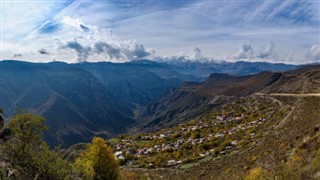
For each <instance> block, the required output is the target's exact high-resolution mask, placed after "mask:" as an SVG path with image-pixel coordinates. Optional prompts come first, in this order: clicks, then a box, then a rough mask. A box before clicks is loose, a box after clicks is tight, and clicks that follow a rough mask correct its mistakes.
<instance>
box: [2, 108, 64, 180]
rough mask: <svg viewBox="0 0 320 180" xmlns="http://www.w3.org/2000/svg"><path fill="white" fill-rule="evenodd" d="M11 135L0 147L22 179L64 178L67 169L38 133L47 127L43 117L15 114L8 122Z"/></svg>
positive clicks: (41, 132)
mask: <svg viewBox="0 0 320 180" xmlns="http://www.w3.org/2000/svg"><path fill="white" fill-rule="evenodd" d="M8 127H9V128H10V129H11V132H12V134H11V135H10V137H9V139H8V141H6V142H5V143H4V145H3V154H4V157H6V158H7V160H8V161H9V162H10V163H11V164H12V165H13V167H14V168H15V169H17V170H18V171H19V175H21V176H22V177H21V178H25V179H64V178H66V176H67V174H68V173H69V172H68V169H69V166H68V164H67V162H65V161H63V160H62V159H61V158H59V156H58V154H57V153H56V152H54V151H50V149H49V147H48V145H47V144H46V143H45V142H44V141H43V139H42V134H43V131H44V130H47V129H48V128H47V127H46V126H45V125H44V118H43V117H40V116H36V115H33V114H30V113H24V112H19V113H18V114H17V115H15V116H14V117H12V119H11V120H10V121H9V124H8Z"/></svg>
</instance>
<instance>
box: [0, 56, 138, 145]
mask: <svg viewBox="0 0 320 180" xmlns="http://www.w3.org/2000/svg"><path fill="white" fill-rule="evenodd" d="M53 66H55V65H54V64H53ZM53 66H50V65H46V64H31V63H22V62H11V61H10V62H1V81H0V84H1V86H0V87H1V104H0V106H1V107H3V109H4V111H5V112H6V114H7V115H12V114H13V113H14V111H15V110H17V109H19V108H22V109H25V110H27V111H31V112H34V113H37V114H41V115H43V116H44V117H45V118H46V119H47V121H46V123H47V124H48V125H49V126H50V130H49V131H48V133H47V134H46V140H47V141H48V142H49V143H50V144H51V145H57V144H58V143H62V144H64V145H71V144H73V143H76V142H82V141H88V140H90V138H91V137H92V136H93V135H98V134H99V133H100V135H104V136H106V137H108V136H109V135H110V133H116V132H121V131H122V130H123V128H125V127H126V126H128V125H130V124H132V123H134V120H133V119H131V116H132V114H131V110H130V109H128V108H126V107H124V106H123V104H124V103H122V102H121V101H119V100H117V99H116V98H114V97H113V95H112V94H111V93H110V92H109V91H108V90H107V89H106V88H105V87H104V86H103V85H102V84H101V83H100V82H99V81H98V80H97V79H96V78H95V77H94V76H92V74H90V73H88V72H86V71H84V70H81V69H78V68H73V67H70V66H65V65H64V66H63V67H59V68H57V67H53Z"/></svg>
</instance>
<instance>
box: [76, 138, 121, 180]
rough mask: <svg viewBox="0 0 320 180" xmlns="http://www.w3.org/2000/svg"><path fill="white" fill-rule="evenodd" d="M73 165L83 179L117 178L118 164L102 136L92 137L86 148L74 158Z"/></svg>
mask: <svg viewBox="0 0 320 180" xmlns="http://www.w3.org/2000/svg"><path fill="white" fill-rule="evenodd" d="M75 165H76V167H77V169H78V170H79V172H80V173H81V174H80V176H81V177H82V178H84V179H97V180H114V179H119V178H120V175H119V164H118V161H117V160H116V159H115V157H114V155H113V153H112V148H111V147H110V146H109V145H108V144H107V143H106V141H105V140H104V139H102V138H99V137H95V138H93V139H92V142H91V144H89V145H88V148H87V149H86V150H85V151H83V152H82V153H81V154H80V155H79V157H78V158H77V159H76V162H75Z"/></svg>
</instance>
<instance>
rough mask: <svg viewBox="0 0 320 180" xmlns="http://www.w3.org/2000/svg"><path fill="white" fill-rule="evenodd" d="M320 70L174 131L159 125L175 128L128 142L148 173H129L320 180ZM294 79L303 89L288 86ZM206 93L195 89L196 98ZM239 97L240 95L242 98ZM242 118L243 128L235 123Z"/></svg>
mask: <svg viewBox="0 0 320 180" xmlns="http://www.w3.org/2000/svg"><path fill="white" fill-rule="evenodd" d="M319 69H320V67H319V66H307V67H303V68H300V69H297V70H293V71H288V72H284V73H281V74H280V76H278V75H277V77H278V78H277V80H275V81H273V83H271V84H269V83H267V84H268V86H266V87H265V88H264V89H260V88H258V89H257V91H252V93H251V94H250V95H248V96H246V97H234V99H233V98H229V102H227V103H226V104H223V105H221V106H219V107H218V108H217V107H216V108H212V109H210V110H209V109H207V111H206V112H203V113H200V114H199V115H198V116H195V117H193V118H189V119H187V118H186V121H184V122H179V123H178V122H177V121H174V123H172V122H171V121H170V122H169V123H172V124H171V125H170V127H168V126H166V125H165V124H162V123H161V122H160V123H159V124H157V125H159V126H161V128H163V127H168V128H164V129H162V130H159V131H154V130H153V131H152V133H151V131H150V132H149V133H144V134H138V135H136V136H133V137H132V136H129V137H121V138H123V139H122V140H121V139H120V142H118V143H116V145H117V147H123V144H127V145H128V144H130V145H129V147H136V148H137V149H138V150H137V152H138V154H139V152H140V151H139V150H141V149H142V150H145V151H143V153H142V154H141V155H138V158H137V159H135V158H133V164H134V162H135V163H138V167H142V168H136V167H131V166H132V165H131V164H129V165H127V168H128V170H130V171H132V172H135V173H137V174H139V175H141V176H142V177H144V178H150V179H243V178H244V177H246V178H249V179H250V177H251V178H253V179H259V178H262V179H319V178H320V161H319V159H320V148H319V147H320V146H319V144H320V130H319V128H320V121H319V115H320V109H319V107H320V96H318V95H319V94H320V91H319V90H318V89H319V87H320V84H319V83H317V81H318V80H319V75H320V71H319ZM271 74H272V73H271ZM288 76H289V77H292V76H293V77H295V78H296V81H291V80H288ZM215 77H217V76H216V75H215ZM221 77H223V78H226V79H229V78H231V77H230V76H226V75H221V76H220V77H219V78H221ZM262 77H263V79H265V77H266V76H264V75H262ZM267 77H270V76H267ZM271 77H272V76H271ZM251 78H252V77H251ZM251 78H250V77H248V78H245V79H251ZM267 79H268V78H267ZM271 79H272V78H271ZM298 80H300V81H298ZM226 82H228V83H230V81H226ZM236 82H237V81H236ZM243 82H244V83H245V84H248V83H247V81H243ZM266 82H268V81H266ZM311 83H312V85H310V84H311ZM204 84H205V83H204ZM239 84H241V83H239V82H237V83H234V84H230V85H231V87H232V86H233V85H239ZM249 84H250V83H249ZM253 84H255V83H253ZM200 85H202V83H195V84H191V85H190V86H192V87H193V89H192V90H194V89H197V88H195V87H199V86H200ZM297 86H298V87H297ZM202 87H203V86H200V88H199V89H201V88H202ZM212 87H215V86H214V85H213V86H212ZM247 87H248V88H250V86H247ZM258 87H260V86H258ZM279 88H280V90H281V91H278V89H279ZM218 89H219V88H218ZM250 89H251V88H250ZM297 89H303V90H304V91H303V92H301V91H297ZM213 90H215V89H214V88H213ZM219 92H221V91H219ZM225 92H228V93H229V92H230V91H225ZM239 92H241V91H235V94H233V95H234V96H238V95H239V94H238V93H239ZM254 92H258V93H254ZM193 94H195V93H193ZM198 94H201V93H198ZM229 95H230V94H229ZM220 97H221V96H220ZM222 97H224V96H222ZM183 99H186V97H184V98H183ZM232 99H233V100H232ZM186 102H188V101H187V100H186ZM193 102H194V101H193ZM194 103H197V102H194ZM199 104H200V103H199ZM202 107H204V106H201V107H200V108H199V109H201V108H202ZM207 107H208V105H207ZM242 108H243V109H242ZM180 113H182V112H180ZM184 113H186V114H188V113H189V111H188V110H187V111H186V112H184ZM190 113H192V111H191V112H190ZM241 114H242V115H241ZM176 117H180V116H176ZM237 117H239V120H238V121H234V120H236V119H238V118H237ZM222 118H223V119H222ZM166 123H168V122H166ZM155 129H157V128H155ZM139 137H141V138H140V139H139ZM124 147H125V146H124ZM139 148H140V149H139ZM152 148H153V151H151V149H152ZM157 148H159V150H158V149H157ZM166 148H169V149H166ZM170 148H171V149H170ZM125 150H127V148H125ZM125 152H127V153H128V151H125ZM125 155H126V154H125ZM125 157H126V158H127V157H129V158H130V156H125ZM154 157H156V158H154ZM158 159H160V160H158ZM148 163H149V164H148ZM154 166H155V167H156V168H154ZM159 167H161V168H159ZM195 172H197V173H195ZM254 177H255V178H254Z"/></svg>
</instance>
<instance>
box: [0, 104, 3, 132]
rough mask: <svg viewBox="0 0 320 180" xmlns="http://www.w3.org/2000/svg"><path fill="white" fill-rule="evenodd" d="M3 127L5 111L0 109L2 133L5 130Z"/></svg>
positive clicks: (0, 128)
mask: <svg viewBox="0 0 320 180" xmlns="http://www.w3.org/2000/svg"><path fill="white" fill-rule="evenodd" d="M3 126H4V118H3V110H2V109H1V108H0V131H1V130H2V129H3Z"/></svg>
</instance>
